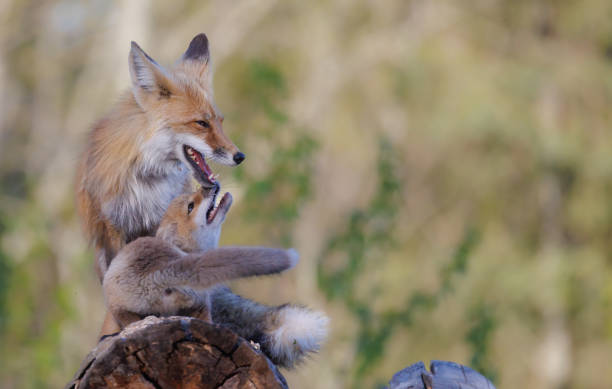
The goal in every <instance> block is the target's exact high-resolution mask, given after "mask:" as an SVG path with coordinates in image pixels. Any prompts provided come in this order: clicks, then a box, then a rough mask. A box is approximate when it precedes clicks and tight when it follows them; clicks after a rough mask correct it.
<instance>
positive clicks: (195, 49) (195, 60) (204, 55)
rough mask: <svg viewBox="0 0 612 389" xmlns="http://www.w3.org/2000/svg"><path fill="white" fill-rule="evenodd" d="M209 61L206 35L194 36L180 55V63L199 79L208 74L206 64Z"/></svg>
mask: <svg viewBox="0 0 612 389" xmlns="http://www.w3.org/2000/svg"><path fill="white" fill-rule="evenodd" d="M209 61H210V51H209V47H208V38H207V37H206V34H204V33H200V34H198V35H196V36H195V37H194V38H193V39H192V40H191V43H189V47H188V48H187V51H185V53H184V54H183V55H182V57H181V62H182V63H183V64H184V65H186V66H189V67H190V68H191V69H193V71H195V72H196V74H198V76H200V77H204V76H205V75H206V73H207V72H208V62H209Z"/></svg>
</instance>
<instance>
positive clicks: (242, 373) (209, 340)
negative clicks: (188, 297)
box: [66, 316, 287, 389]
mask: <svg viewBox="0 0 612 389" xmlns="http://www.w3.org/2000/svg"><path fill="white" fill-rule="evenodd" d="M66 388H67V389H85V388H143V389H144V388H151V389H160V388H287V383H286V381H285V378H284V377H283V376H282V375H281V374H280V373H279V371H278V369H277V368H276V366H275V365H274V364H273V363H272V362H270V360H269V359H268V358H267V357H266V356H265V355H264V354H263V353H262V352H261V351H259V350H258V347H257V345H256V344H252V343H250V342H249V341H247V340H245V339H243V338H240V337H239V336H238V335H236V334H235V333H233V332H232V331H230V330H228V329H226V328H223V327H221V326H218V325H214V324H209V323H206V322H203V321H201V320H197V319H193V318H189V317H170V318H157V317H153V316H150V317H147V318H145V319H144V320H141V321H139V322H136V323H133V324H131V325H129V326H128V327H126V328H125V329H124V330H123V331H122V332H120V333H119V334H117V335H113V336H110V337H107V338H105V339H104V340H103V341H101V342H100V343H99V344H98V346H96V348H95V349H94V350H93V351H92V352H91V353H89V355H88V356H87V357H86V358H85V360H84V361H83V363H82V364H81V367H80V368H79V370H78V372H77V373H76V375H75V376H74V378H73V379H72V381H71V382H70V383H69V384H68V385H67V386H66Z"/></svg>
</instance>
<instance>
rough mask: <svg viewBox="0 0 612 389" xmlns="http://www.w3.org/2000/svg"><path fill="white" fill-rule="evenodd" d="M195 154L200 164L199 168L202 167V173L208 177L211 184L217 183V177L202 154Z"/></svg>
mask: <svg viewBox="0 0 612 389" xmlns="http://www.w3.org/2000/svg"><path fill="white" fill-rule="evenodd" d="M194 154H195V162H196V163H197V164H198V166H199V167H200V169H202V171H203V172H204V174H205V175H206V177H208V179H209V180H210V182H215V177H214V175H213V172H212V170H211V169H210V167H209V166H208V164H206V161H205V160H204V158H203V157H202V154H200V153H198V152H196V153H194Z"/></svg>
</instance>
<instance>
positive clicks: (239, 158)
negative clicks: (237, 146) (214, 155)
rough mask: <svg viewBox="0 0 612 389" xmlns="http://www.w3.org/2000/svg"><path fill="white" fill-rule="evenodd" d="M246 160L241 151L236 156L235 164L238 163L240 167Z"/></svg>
mask: <svg viewBox="0 0 612 389" xmlns="http://www.w3.org/2000/svg"><path fill="white" fill-rule="evenodd" d="M245 158H246V156H245V155H244V153H243V152H241V151H239V152H237V153H236V154H234V162H236V165H240V163H241V162H242V161H244V159H245Z"/></svg>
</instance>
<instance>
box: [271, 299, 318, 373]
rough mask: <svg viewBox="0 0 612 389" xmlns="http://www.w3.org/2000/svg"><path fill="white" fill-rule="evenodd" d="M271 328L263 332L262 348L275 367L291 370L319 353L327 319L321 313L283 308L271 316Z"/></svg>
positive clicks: (303, 309) (288, 307)
mask: <svg viewBox="0 0 612 389" xmlns="http://www.w3.org/2000/svg"><path fill="white" fill-rule="evenodd" d="M269 319H270V321H271V322H272V323H274V325H273V326H272V327H271V328H267V329H266V331H265V332H264V336H263V339H262V347H264V348H265V349H267V350H268V353H269V356H270V358H271V359H272V360H273V361H274V362H275V363H276V364H278V365H281V366H283V367H286V368H292V367H294V366H296V365H299V364H300V363H302V362H303V361H304V360H305V359H306V358H307V357H308V355H309V354H311V353H315V352H317V351H319V349H320V348H321V345H322V344H323V342H324V341H325V339H326V338H327V331H328V323H329V319H328V318H327V316H325V315H324V314H323V313H321V312H316V311H311V310H310V309H307V308H304V307H299V306H295V305H285V306H282V307H279V308H278V309H276V310H275V311H274V312H271V317H270V318H269Z"/></svg>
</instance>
